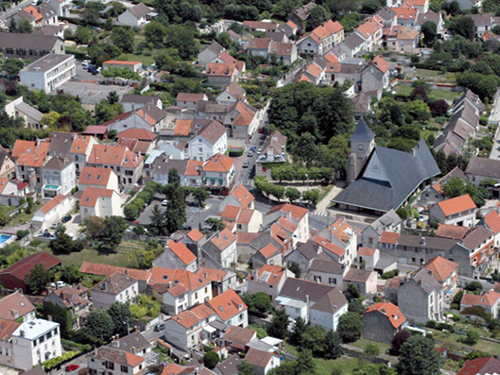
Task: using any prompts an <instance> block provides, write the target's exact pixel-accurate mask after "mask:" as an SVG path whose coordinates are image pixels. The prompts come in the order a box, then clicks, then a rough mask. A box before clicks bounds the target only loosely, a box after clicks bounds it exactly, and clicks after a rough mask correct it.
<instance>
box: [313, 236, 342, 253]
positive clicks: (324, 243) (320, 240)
mask: <svg viewBox="0 0 500 375" xmlns="http://www.w3.org/2000/svg"><path fill="white" fill-rule="evenodd" d="M313 241H314V242H316V243H317V244H318V245H319V246H321V247H322V248H324V249H325V250H327V251H329V252H331V253H333V254H335V255H337V256H339V257H340V256H342V255H344V253H345V250H344V249H342V248H341V247H340V246H337V245H335V244H333V243H331V242H330V241H328V240H327V239H325V238H324V237H321V236H316V237H314V238H313Z"/></svg>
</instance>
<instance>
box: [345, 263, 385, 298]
mask: <svg viewBox="0 0 500 375" xmlns="http://www.w3.org/2000/svg"><path fill="white" fill-rule="evenodd" d="M377 280H378V276H377V272H375V271H370V270H364V269H361V268H351V269H350V270H349V271H348V272H347V274H346V275H345V276H344V283H343V286H344V291H347V290H348V288H349V286H350V285H354V286H355V287H356V289H358V290H359V292H360V293H361V294H362V295H374V294H375V293H377Z"/></svg>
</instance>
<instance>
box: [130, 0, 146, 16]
mask: <svg viewBox="0 0 500 375" xmlns="http://www.w3.org/2000/svg"><path fill="white" fill-rule="evenodd" d="M128 11H129V12H130V13H131V14H132V15H133V16H134V17H136V18H137V19H139V18H142V17H144V16H146V15H147V14H149V13H151V9H150V8H148V7H147V6H146V5H144V3H139V4H137V5H134V6H133V7H131V8H129V9H128Z"/></svg>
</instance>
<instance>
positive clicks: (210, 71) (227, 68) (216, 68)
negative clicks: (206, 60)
mask: <svg viewBox="0 0 500 375" xmlns="http://www.w3.org/2000/svg"><path fill="white" fill-rule="evenodd" d="M233 72H234V65H233V66H231V65H228V64H221V63H210V64H208V67H207V73H206V75H207V76H211V77H231V76H232V75H233Z"/></svg>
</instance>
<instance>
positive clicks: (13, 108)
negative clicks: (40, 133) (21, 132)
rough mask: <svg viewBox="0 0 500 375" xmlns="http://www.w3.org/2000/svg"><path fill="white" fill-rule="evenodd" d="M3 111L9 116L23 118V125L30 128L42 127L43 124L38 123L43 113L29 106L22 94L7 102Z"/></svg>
mask: <svg viewBox="0 0 500 375" xmlns="http://www.w3.org/2000/svg"><path fill="white" fill-rule="evenodd" d="M4 111H5V113H7V114H8V115H9V116H10V117H14V118H19V117H21V118H23V119H24V123H25V125H26V126H27V127H29V128H31V129H42V128H43V125H40V121H41V120H42V116H43V113H42V112H40V111H39V110H38V109H36V108H33V107H32V106H30V105H29V104H28V103H25V102H24V98H23V97H22V96H20V97H19V98H17V99H14V100H12V101H11V102H10V103H7V104H6V105H5V107H4Z"/></svg>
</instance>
